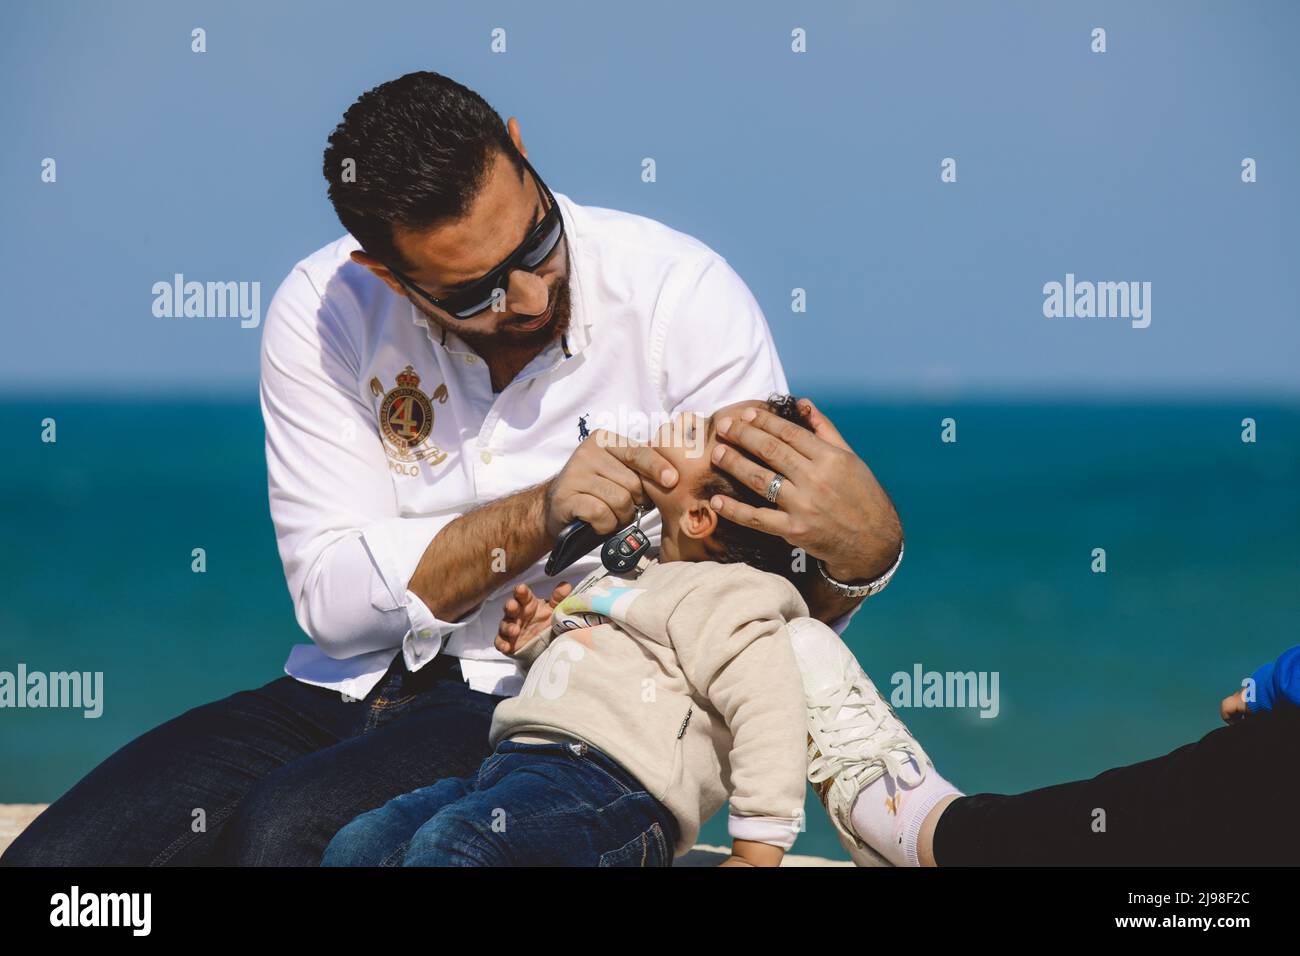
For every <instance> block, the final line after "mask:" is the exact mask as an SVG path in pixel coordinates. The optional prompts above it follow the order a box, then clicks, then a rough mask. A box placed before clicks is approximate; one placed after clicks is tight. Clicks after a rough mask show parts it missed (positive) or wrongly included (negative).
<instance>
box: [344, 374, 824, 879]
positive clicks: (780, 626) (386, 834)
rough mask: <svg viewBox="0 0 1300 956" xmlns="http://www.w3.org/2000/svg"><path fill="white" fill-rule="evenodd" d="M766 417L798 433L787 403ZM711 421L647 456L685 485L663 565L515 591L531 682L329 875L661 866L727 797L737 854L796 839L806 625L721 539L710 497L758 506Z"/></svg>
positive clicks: (372, 820) (686, 423) (789, 562)
mask: <svg viewBox="0 0 1300 956" xmlns="http://www.w3.org/2000/svg"><path fill="white" fill-rule="evenodd" d="M749 406H760V407H766V408H768V409H769V410H771V411H772V412H774V413H775V414H777V415H779V416H781V417H782V418H785V419H786V420H788V421H792V422H795V423H798V424H799V425H801V426H803V427H806V425H804V422H803V419H802V417H801V416H800V415H799V413H798V410H797V408H796V406H795V403H794V400H793V399H791V398H789V397H788V396H784V397H779V398H771V399H769V400H768V401H767V402H758V401H749V402H740V403H738V404H736V405H730V406H728V407H726V408H724V409H720V410H718V412H717V413H716V414H715V416H714V417H715V418H716V417H720V416H726V415H733V416H734V415H735V414H737V413H739V412H740V411H741V410H743V409H744V408H746V407H749ZM713 421H714V419H713V418H705V417H699V416H695V415H692V414H689V413H688V414H684V415H682V416H680V417H679V418H678V419H676V420H674V421H673V422H672V423H670V424H668V425H665V426H664V428H663V429H661V430H660V432H659V434H658V435H656V437H655V440H654V441H653V442H652V444H654V445H655V447H656V448H657V449H658V450H659V452H660V454H662V455H663V456H664V457H665V458H667V459H668V460H669V462H670V463H671V464H672V465H673V467H674V468H676V469H677V470H678V473H679V474H680V476H681V480H679V481H678V482H677V485H676V486H675V487H674V488H673V489H672V490H671V491H665V490H662V489H657V488H651V487H649V486H647V488H646V493H647V494H648V495H649V496H650V499H651V501H652V503H653V504H654V506H655V507H656V508H658V509H659V514H660V517H661V519H662V528H663V530H662V536H661V541H660V547H659V553H658V556H657V558H655V559H651V560H650V561H649V564H648V566H647V567H645V569H644V570H643V571H642V572H641V573H640V574H639V575H637V574H635V573H629V574H625V575H614V574H610V573H609V572H607V571H605V570H604V569H599V570H597V571H595V572H593V573H592V574H591V575H589V576H588V577H587V578H585V579H584V580H583V581H582V582H581V583H580V584H578V585H577V586H576V587H570V585H568V584H567V583H566V584H561V585H560V586H559V587H557V588H556V589H555V591H554V592H553V593H552V594H551V595H550V598H549V600H542V599H540V598H539V597H538V596H537V595H535V594H534V593H533V592H532V590H531V589H530V588H528V587H527V586H526V585H522V584H521V585H519V586H518V587H517V588H516V589H515V592H514V596H513V597H512V598H511V599H510V600H509V601H507V603H506V605H505V608H504V616H503V618H502V621H501V625H500V628H499V631H498V638H497V647H498V648H499V649H500V650H501V651H503V652H504V653H507V654H509V655H511V656H512V657H515V658H516V659H517V660H520V661H522V662H524V663H526V664H527V665H528V667H529V670H528V675H527V678H526V680H525V681H524V685H523V689H522V690H521V692H520V694H519V696H518V697H515V698H512V699H510V700H506V701H503V702H502V703H501V704H499V705H498V706H497V709H496V712H495V713H494V715H493V720H492V730H491V737H490V742H491V744H492V745H493V746H494V747H495V750H494V752H493V753H492V754H491V755H490V756H489V757H488V758H487V759H486V760H485V761H484V762H483V764H482V766H480V767H479V770H478V773H477V775H476V776H474V777H468V778H463V779H446V780H440V781H438V782H437V783H435V784H433V785H432V786H429V787H424V788H422V789H420V790H416V791H414V792H412V793H408V794H404V795H402V796H400V797H396V798H395V799H393V800H390V801H389V802H388V803H387V804H385V805H384V806H382V807H380V808H378V809H376V810H372V811H370V812H369V813H366V814H363V815H361V816H360V817H358V818H357V819H355V820H353V821H352V822H351V823H349V824H348V825H347V826H346V827H344V828H343V829H342V830H340V831H339V833H338V834H337V835H336V836H335V837H334V839H333V841H331V843H330V845H329V847H328V848H327V850H326V852H325V858H324V861H323V862H324V864H325V865H327V866H330V865H333V866H347V865H353V866H356V865H361V866H366V865H397V864H403V865H407V866H501V865H546V864H552V865H556V864H558V865H571V866H596V865H599V866H668V865H671V863H672V860H673V858H674V857H675V856H677V855H680V854H682V853H684V852H685V851H687V850H688V849H690V847H691V846H692V845H693V844H694V843H695V840H696V837H697V836H698V834H699V828H700V825H701V823H702V822H703V821H704V820H707V819H708V818H709V817H710V816H711V815H712V814H713V813H714V812H716V811H717V810H718V809H719V808H720V807H721V806H722V804H723V803H724V802H726V800H727V797H728V794H730V803H731V810H730V818H729V827H728V829H729V831H730V835H731V837H732V841H733V842H732V856H731V857H730V858H729V859H728V860H727V862H726V863H725V864H724V865H736V866H743V865H753V866H776V865H778V864H779V863H780V861H781V858H782V855H783V854H784V852H785V851H786V850H787V849H789V847H790V846H791V844H793V842H794V839H795V836H796V835H797V834H798V832H799V831H800V830H801V829H802V820H803V797H804V790H805V784H804V780H805V772H806V768H807V753H806V740H807V738H806V731H805V704H804V691H803V686H802V683H801V680H800V676H799V669H798V666H797V664H796V662H795V658H794V653H793V651H792V649H791V646H790V640H789V635H788V633H787V630H786V623H787V622H788V621H790V620H793V619H794V618H798V617H804V616H806V615H807V614H808V607H807V605H806V604H805V603H804V599H803V597H802V596H801V594H800V590H799V587H800V586H801V585H803V584H804V582H805V580H806V572H805V571H804V570H803V562H801V561H798V560H796V557H795V554H794V553H793V552H792V549H791V548H790V546H789V545H788V544H787V543H786V542H784V541H782V540H781V539H780V538H777V537H774V536H772V535H768V534H765V533H763V532H760V531H757V530H755V529H752V528H748V527H743V526H741V525H737V524H733V523H732V522H730V521H727V520H726V519H724V518H722V517H720V516H719V515H718V514H717V513H716V512H715V511H714V510H713V509H712V508H711V507H710V506H709V500H710V498H711V497H712V496H713V495H715V494H723V495H728V496H731V497H734V498H736V499H737V500H740V501H743V502H745V503H747V504H750V505H752V506H754V507H772V505H771V504H770V503H769V502H767V501H766V499H764V498H762V497H761V496H759V495H757V494H755V493H754V492H753V491H751V490H750V489H748V488H746V487H745V486H743V485H741V484H740V483H739V482H737V481H736V480H735V479H734V478H732V477H731V476H730V475H729V474H727V473H726V472H723V471H720V470H718V469H715V468H714V467H713V466H712V464H711V463H710V457H709V455H710V453H711V452H712V450H713V447H714V445H715V444H716V441H717V439H716V437H715V435H714V426H713Z"/></svg>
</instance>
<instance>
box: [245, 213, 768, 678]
mask: <svg viewBox="0 0 1300 956" xmlns="http://www.w3.org/2000/svg"><path fill="white" fill-rule="evenodd" d="M556 200H557V202H558V203H559V205H560V210H561V214H562V216H563V218H564V227H565V235H566V237H567V241H568V243H569V276H570V280H569V281H570V293H571V297H572V321H571V323H570V327H569V331H568V334H567V335H566V336H565V337H564V339H563V340H562V341H557V342H556V343H554V344H553V345H552V346H550V347H548V348H547V349H546V350H544V351H543V352H542V353H541V354H539V355H538V356H537V357H536V358H534V359H533V361H531V362H530V363H529V364H528V365H527V366H526V367H525V368H524V369H523V370H522V371H521V372H520V373H519V375H518V376H516V377H515V379H514V381H512V382H511V383H510V384H509V385H508V386H506V388H505V389H504V390H503V391H501V392H500V393H497V394H494V393H493V391H492V386H491V383H490V381H489V377H488V369H487V365H486V364H485V363H484V362H483V360H482V359H481V358H479V357H478V355H476V354H475V353H474V352H473V350H471V349H470V348H469V347H468V346H467V345H466V344H465V343H464V342H463V341H462V340H461V339H460V338H458V337H457V336H456V335H455V334H454V333H447V334H445V335H444V334H443V332H442V330H441V329H439V328H438V327H437V326H431V325H430V324H429V323H428V322H427V321H426V320H425V319H424V318H423V317H422V316H421V315H420V313H419V312H418V311H417V310H416V309H415V308H414V306H412V305H411V303H410V302H409V301H407V300H406V299H404V298H401V297H399V296H397V295H394V294H393V292H392V291H390V290H389V289H388V287H387V286H385V285H384V284H383V283H382V282H380V281H379V280H378V279H377V278H375V277H374V276H373V275H372V274H371V273H370V271H369V270H367V269H365V268H364V267H362V266H359V265H356V264H354V263H353V262H352V261H351V260H350V259H349V253H351V252H352V251H353V250H355V249H357V248H359V246H358V244H357V242H356V241H355V240H354V239H353V238H352V237H351V236H344V237H343V238H342V239H339V240H338V241H337V242H334V243H331V244H330V245H328V246H326V247H325V248H323V249H321V250H320V251H318V252H316V253H315V254H313V255H311V256H309V257H308V258H306V259H304V260H303V261H302V262H300V263H298V265H296V266H295V267H294V269H293V271H292V272H291V273H290V274H289V276H288V278H286V279H285V280H284V282H283V283H282V284H281V286H280V288H279V290H278V291H277V292H276V294H275V298H274V300H273V301H272V303H271V305H270V308H269V310H268V312H267V315H266V321H265V323H264V329H263V335H262V386H261V395H262V412H263V417H264V419H265V422H266V461H267V472H268V479H269V484H270V501H271V517H272V520H273V521H274V523H275V530H276V539H277V542H278V544H279V549H280V557H281V560H283V562H284V570H285V577H286V578H287V579H288V584H289V592H290V594H291V596H292V598H293V603H294V608H295V611H296V615H297V619H298V623H299V624H300V625H301V626H302V629H303V630H304V631H305V632H306V633H307V635H308V636H309V637H311V639H312V642H313V643H311V644H300V645H297V646H295V647H294V648H293V650H292V652H291V653H290V655H289V660H288V662H287V663H286V664H285V671H286V673H288V674H290V675H292V676H293V677H296V678H298V679H299V680H302V681H305V682H307V683H310V684H317V685H320V686H322V687H329V688H333V689H336V690H339V691H341V692H343V693H346V694H348V695H350V696H353V697H358V698H360V697H364V696H365V695H366V694H367V693H368V692H369V691H370V689H371V688H372V687H374V686H375V684H376V683H378V681H379V679H380V678H381V677H382V676H383V674H384V672H385V671H386V670H387V669H388V667H389V665H390V664H391V663H392V661H393V658H394V656H395V655H396V654H397V653H398V652H399V650H401V651H402V652H403V653H404V654H405V657H406V662H407V665H408V666H409V667H410V668H412V669H418V668H419V667H421V666H423V665H424V664H426V663H428V662H429V661H430V660H432V659H433V658H434V656H436V655H437V654H438V653H440V652H441V653H446V654H451V655H453V656H455V657H458V658H460V663H461V670H462V673H463V674H464V676H465V679H466V680H467V681H468V682H469V684H470V686H471V687H473V688H474V689H475V690H480V691H485V692H489V693H494V694H515V693H517V692H518V690H519V687H520V685H521V684H522V672H521V670H520V665H519V664H517V663H516V662H515V661H513V660H511V659H510V658H508V657H506V656H505V655H503V654H501V653H500V652H499V651H497V650H496V648H495V647H493V640H494V638H495V637H496V633H497V626H498V624H499V623H500V619H501V607H502V604H503V603H504V601H505V600H506V598H507V597H508V596H509V594H510V592H511V590H512V589H513V588H514V585H515V584H516V583H517V582H518V581H524V582H526V583H528V584H529V585H530V586H531V587H532V588H533V589H534V590H535V591H537V592H538V593H545V594H549V593H550V591H551V589H552V588H553V587H554V586H555V585H556V584H557V583H558V581H559V580H560V579H551V578H548V577H546V575H545V572H544V570H543V565H544V564H545V560H544V559H543V560H541V561H538V562H537V564H535V565H534V566H532V567H530V568H529V569H528V570H527V571H525V572H524V573H523V574H521V575H519V576H518V577H516V578H507V577H506V576H505V575H504V574H503V575H502V576H501V581H500V583H499V584H498V585H497V587H496V588H495V589H493V591H492V593H491V595H489V597H487V598H486V599H485V600H484V601H483V603H482V604H481V605H479V606H478V607H477V608H475V609H474V610H473V611H471V612H470V613H468V614H466V615H465V617H464V618H463V619H462V620H460V621H456V622H450V621H441V620H439V619H438V618H437V617H435V616H434V615H433V614H432V613H431V612H430V610H429V608H428V607H427V606H426V605H425V604H424V603H423V602H422V601H421V600H420V599H419V598H418V597H416V596H415V595H414V594H412V593H411V592H410V591H409V590H407V586H406V585H407V582H408V581H409V580H410V578H411V575H412V573H414V571H415V568H416V565H417V564H418V563H419V560H420V557H421V556H422V555H423V553H424V550H425V548H426V547H428V545H429V542H430V541H432V540H433V538H434V536H435V535H436V534H437V533H438V531H439V530H440V529H442V528H443V527H444V526H445V525H447V524H449V523H450V522H451V521H453V520H454V519H455V518H456V517H457V516H459V515H461V514H464V513H465V512H466V511H468V510H470V509H471V508H473V507H475V506H476V505H479V504H483V503H485V502H489V501H492V500H494V499H497V498H500V497H503V496H505V495H509V494H511V493H513V492H516V491H519V490H521V489H523V488H526V487H528V486H530V485H535V484H537V483H539V482H541V481H545V480H546V479H547V478H550V477H551V476H552V475H554V474H556V472H558V471H559V470H560V469H561V468H562V467H563V466H564V464H565V462H567V461H568V459H569V457H570V455H572V453H573V451H574V449H575V448H576V447H577V445H578V443H579V442H580V441H581V438H582V435H583V434H585V432H586V431H588V430H595V429H596V428H598V427H605V428H609V429H611V430H612V431H616V432H619V433H620V434H626V435H629V436H630V437H634V438H640V439H645V438H648V437H649V435H650V434H651V429H653V428H657V427H658V426H659V425H660V424H662V423H663V422H664V421H666V420H668V419H670V418H672V417H673V416H675V415H677V414H678V413H679V412H682V411H685V410H689V411H695V412H700V413H703V414H711V413H712V412H713V411H714V410H715V409H717V408H719V407H721V406H723V405H726V404H729V403H731V402H736V401H741V400H743V399H763V398H766V397H767V396H768V395H769V394H770V393H772V392H781V393H784V392H786V391H787V390H788V389H787V386H786V380H785V374H784V372H783V370H782V368H781V362H780V359H779V358H778V357H777V354H776V349H775V347H774V345H773V342H772V337H771V333H770V332H769V330H768V327H767V323H766V321H765V320H764V318H763V313H762V311H761V310H760V309H759V307H758V303H757V302H755V301H754V297H753V296H752V295H751V294H750V292H749V289H748V288H746V286H745V283H744V282H743V281H742V280H741V279H740V277H739V276H737V275H736V273H735V271H734V270H732V268H731V267H730V266H729V265H728V264H727V262H726V260H725V259H724V258H723V257H722V256H720V255H718V254H717V253H715V252H713V251H712V250H711V249H709V248H708V247H707V246H706V245H704V244H703V243H701V242H699V241H697V240H695V239H692V238H691V237H689V236H686V235H683V234H682V233H680V232H676V231H674V230H672V229H670V228H668V227H667V226H664V225H662V224H660V223H658V222H655V221H653V220H650V219H646V218H644V217H642V216H636V215H631V214H629V213H624V212H617V211H615V210H610V209H599V208H595V207H588V206H579V205H577V204H576V203H574V202H572V201H571V200H569V199H568V197H566V196H564V195H562V194H559V193H557V194H556ZM642 526H643V528H645V530H646V531H647V533H648V534H649V536H650V539H651V541H652V542H653V543H654V544H656V545H657V544H658V539H659V521H658V514H657V513H654V514H652V515H650V516H649V517H648V518H647V520H646V521H645V522H643V525H642ZM598 564H599V556H598V555H597V554H592V555H589V556H587V557H586V558H583V559H582V560H580V561H578V562H577V563H576V564H574V565H573V566H572V567H570V568H568V569H567V570H566V571H565V572H563V575H562V579H563V580H571V581H578V580H580V579H581V578H582V577H584V576H585V575H586V574H587V573H588V572H589V571H591V570H593V569H594V568H595V567H596V566H597V565H598Z"/></svg>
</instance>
